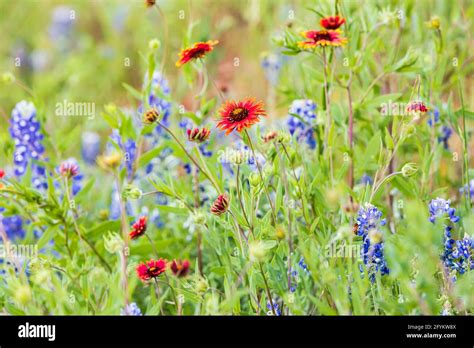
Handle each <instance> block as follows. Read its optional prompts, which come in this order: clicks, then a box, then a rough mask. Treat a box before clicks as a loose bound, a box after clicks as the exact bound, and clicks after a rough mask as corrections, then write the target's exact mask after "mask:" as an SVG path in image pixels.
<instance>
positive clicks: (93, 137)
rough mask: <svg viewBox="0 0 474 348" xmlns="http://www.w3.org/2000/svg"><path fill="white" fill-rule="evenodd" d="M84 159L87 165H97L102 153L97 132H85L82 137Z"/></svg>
mask: <svg viewBox="0 0 474 348" xmlns="http://www.w3.org/2000/svg"><path fill="white" fill-rule="evenodd" d="M81 153H82V159H83V160H84V162H86V163H87V164H91V165H93V164H95V163H96V159H97V156H98V155H99V153H100V136H99V134H98V133H96V132H84V133H82V136H81Z"/></svg>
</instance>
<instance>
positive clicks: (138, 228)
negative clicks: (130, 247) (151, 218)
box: [129, 216, 147, 239]
mask: <svg viewBox="0 0 474 348" xmlns="http://www.w3.org/2000/svg"><path fill="white" fill-rule="evenodd" d="M146 221H147V217H146V216H142V217H140V218H139V219H138V220H137V221H135V223H134V224H133V225H132V230H131V231H130V234H129V235H130V238H131V239H137V238H138V237H140V236H142V235H144V234H145V231H146Z"/></svg>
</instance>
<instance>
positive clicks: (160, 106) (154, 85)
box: [138, 70, 172, 134]
mask: <svg viewBox="0 0 474 348" xmlns="http://www.w3.org/2000/svg"><path fill="white" fill-rule="evenodd" d="M143 85H144V88H150V92H149V94H148V105H149V106H150V107H153V108H156V109H157V110H158V111H159V113H160V122H161V123H162V124H163V125H165V126H166V127H168V126H169V125H170V122H169V116H170V115H171V109H172V104H171V102H170V101H169V96H170V93H171V89H170V87H169V84H168V80H167V79H166V78H165V77H164V76H163V75H162V74H161V73H160V72H159V71H158V70H155V71H154V73H153V76H152V78H151V80H150V79H149V77H148V73H147V74H145V78H144V81H143ZM143 111H144V110H143V106H140V108H139V110H138V112H139V114H142V113H143ZM145 111H146V110H145ZM155 133H156V134H162V133H163V130H162V129H161V127H155Z"/></svg>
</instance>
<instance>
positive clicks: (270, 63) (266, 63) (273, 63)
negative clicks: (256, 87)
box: [260, 52, 283, 86]
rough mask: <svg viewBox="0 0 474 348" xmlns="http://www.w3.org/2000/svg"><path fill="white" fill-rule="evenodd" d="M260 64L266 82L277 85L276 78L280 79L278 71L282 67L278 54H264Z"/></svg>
mask: <svg viewBox="0 0 474 348" xmlns="http://www.w3.org/2000/svg"><path fill="white" fill-rule="evenodd" d="M260 64H261V66H262V68H263V72H264V73H265V78H266V79H267V80H268V82H269V83H270V84H271V85H273V86H275V85H276V84H277V83H278V78H279V77H280V71H281V68H282V66H283V60H282V57H281V55H280V54H278V53H268V52H266V53H264V54H262V58H261V61H260Z"/></svg>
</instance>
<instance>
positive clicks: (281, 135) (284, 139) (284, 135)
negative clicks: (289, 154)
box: [277, 131, 291, 144]
mask: <svg viewBox="0 0 474 348" xmlns="http://www.w3.org/2000/svg"><path fill="white" fill-rule="evenodd" d="M290 141H291V134H290V133H288V132H283V131H281V132H278V136H277V142H279V143H282V144H287V143H289V142H290Z"/></svg>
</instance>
